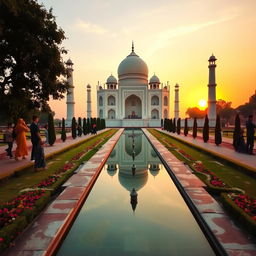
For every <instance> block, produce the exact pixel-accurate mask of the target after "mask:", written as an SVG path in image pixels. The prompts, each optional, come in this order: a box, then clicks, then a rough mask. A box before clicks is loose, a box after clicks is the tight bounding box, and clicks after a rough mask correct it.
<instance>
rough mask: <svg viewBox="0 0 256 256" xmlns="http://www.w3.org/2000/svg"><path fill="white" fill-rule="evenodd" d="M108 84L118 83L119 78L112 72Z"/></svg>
mask: <svg viewBox="0 0 256 256" xmlns="http://www.w3.org/2000/svg"><path fill="white" fill-rule="evenodd" d="M107 84H117V80H116V78H115V77H114V76H113V75H112V74H111V75H110V76H109V77H108V79H107Z"/></svg>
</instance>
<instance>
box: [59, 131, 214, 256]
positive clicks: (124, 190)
mask: <svg viewBox="0 0 256 256" xmlns="http://www.w3.org/2000/svg"><path fill="white" fill-rule="evenodd" d="M57 255H61V256H65V255H67V256H70V255H88V256H93V255H104V256H105V255H111V256H126V255H127V256H128V255H134V256H144V255H147V256H148V255H152V256H153V255H154V256H160V255H172V256H174V255H179V256H184V255H190V256H193V255H195V256H199V255H207V256H208V255H215V254H214V252H213V251H212V248H211V246H210V245H209V243H208V241H207V239H206V238H205V236H204V234H203V233H202V231H201V229H200V228H199V226H198V224H197V222H196V220H195V219H194V217H193V215H192V213H191V212H190V210H189V208H188V206H187V205H186V203H185V202H184V200H183V198H182V196H181V195H180V193H179V191H178V190H177V188H176V186H175V184H174V183H173V181H172V179H171V178H170V176H169V174H168V172H167V171H166V169H165V168H164V166H163V165H162V163H161V161H160V159H159V158H158V156H157V155H156V153H155V151H154V150H153V148H152V147H151V145H150V143H149V142H148V140H147V138H146V137H145V135H144V134H143V132H142V131H141V130H125V131H124V133H123V134H122V135H121V137H120V139H119V141H118V143H117V145H116V147H115V148H114V150H113V151H112V153H111V155H110V157H109V159H108V161H107V163H106V165H105V166H104V168H103V169H102V172H101V174H100V176H99V177H98V180H97V181H96V183H95V185H94V187H93V189H92V190H91V193H90V195H89V196H88V198H87V200H86V202H85V204H84V206H83V208H82V209H81V211H80V213H79V215H78V217H77V219H76V220H75V222H74V224H73V226H72V227H71V229H70V231H69V233H68V235H67V237H66V239H65V240H64V242H63V244H62V246H61V247H60V249H59V252H58V254H57Z"/></svg>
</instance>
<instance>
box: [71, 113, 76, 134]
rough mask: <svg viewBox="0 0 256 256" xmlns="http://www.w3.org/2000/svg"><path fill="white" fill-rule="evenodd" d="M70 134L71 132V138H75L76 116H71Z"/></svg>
mask: <svg viewBox="0 0 256 256" xmlns="http://www.w3.org/2000/svg"><path fill="white" fill-rule="evenodd" d="M71 134H72V138H73V139H75V138H76V118H75V117H73V118H72V124H71Z"/></svg>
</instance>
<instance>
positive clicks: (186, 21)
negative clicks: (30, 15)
mask: <svg viewBox="0 0 256 256" xmlns="http://www.w3.org/2000/svg"><path fill="white" fill-rule="evenodd" d="M39 2H41V3H43V4H44V5H45V6H46V8H47V9H49V8H50V7H52V8H53V13H54V15H55V16H56V20H57V24H58V25H59V26H60V27H61V28H62V29H63V30H64V31H65V33H66V37H67V40H65V41H64V43H63V45H64V46H65V47H66V48H67V49H68V50H69V53H68V55H67V56H65V59H68V58H69V57H70V58H71V59H72V61H73V62H74V85H75V102H76V104H75V115H76V116H77V117H78V116H81V117H84V116H86V85H87V84H88V83H90V84H91V85H92V97H93V116H96V115H97V113H96V85H97V81H100V83H105V81H106V79H107V77H108V76H109V75H110V74H111V72H112V73H113V75H114V76H116V77H117V68H118V65H119V63H120V62H121V61H122V60H123V59H124V58H125V57H126V56H127V55H128V54H129V53H130V51H131V42H132V40H134V42H135V52H136V53H137V54H138V55H139V56H140V57H141V58H142V59H143V60H144V61H145V62H146V63H147V65H148V68H149V78H150V77H151V76H152V75H153V74H154V72H155V73H156V75H157V76H158V77H159V78H160V81H161V82H163V83H166V82H167V81H169V84H170V85H171V87H172V89H171V98H170V106H171V114H172V113H173V106H174V103H173V101H174V85H175V84H176V83H179V85H180V110H181V112H180V114H181V116H182V117H184V116H185V112H186V109H187V108H188V107H193V106H197V105H198V102H199V100H200V99H207V84H208V61H207V60H208V58H209V56H210V55H211V54H212V53H214V55H215V56H216V58H217V59H218V60H217V70H216V77H217V98H218V99H219V98H221V99H224V100H227V101H232V102H233V104H232V106H233V107H237V106H238V105H240V104H243V103H245V102H247V101H248V97H249V96H251V95H252V94H253V93H254V91H255V89H256V64H255V60H256V15H255V11H256V0H243V1H242V0H215V1H212V0H179V1H177V0H157V1H156V0H136V1H135V0H130V1H121V0H86V1H84V0H75V1H70V0H69V1H68V0H44V1H40V0H39ZM50 105H51V107H52V109H53V110H54V111H55V112H56V117H66V100H65V99H63V100H61V101H51V102H50Z"/></svg>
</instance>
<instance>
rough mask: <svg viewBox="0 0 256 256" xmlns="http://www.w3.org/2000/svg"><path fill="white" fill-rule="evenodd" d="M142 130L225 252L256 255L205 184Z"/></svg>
mask: <svg viewBox="0 0 256 256" xmlns="http://www.w3.org/2000/svg"><path fill="white" fill-rule="evenodd" d="M143 131H144V133H145V135H146V136H147V137H148V139H149V140H150V141H151V143H152V144H153V145H154V147H155V149H156V150H157V151H158V152H159V153H160V154H161V156H162V157H163V159H164V160H165V162H166V163H167V164H168V166H169V167H170V169H171V170H172V172H173V173H174V175H175V176H176V177H177V179H178V181H179V182H180V184H181V185H182V186H183V188H184V189H185V192H186V193H187V195H188V196H189V197H190V199H191V200H192V202H193V203H194V205H195V206H196V208H197V209H198V211H199V212H200V214H201V216H202V217H203V218H204V220H205V221H206V223H207V224H208V226H209V227H210V229H211V230H212V232H213V233H214V235H215V236H216V238H217V239H218V241H219V242H220V243H221V245H222V246H223V248H224V249H225V250H226V252H227V253H228V255H230V256H254V255H256V244H255V243H254V242H253V241H251V240H250V238H249V237H248V236H247V235H246V234H245V233H243V232H242V230H240V229H239V228H238V227H237V226H236V225H235V224H234V223H233V221H232V220H231V219H230V218H229V217H228V215H227V214H226V213H225V211H224V210H223V208H222V207H221V206H220V205H219V204H218V202H217V201H216V200H215V199H214V198H213V197H212V196H211V195H210V194H209V193H208V192H207V191H206V190H205V184H204V183H203V182H202V181H201V180H200V179H199V178H197V176H195V175H194V174H193V173H192V172H191V170H190V169H189V168H187V166H185V165H184V164H183V163H182V162H181V161H179V160H178V159H177V158H176V157H175V156H174V155H173V154H172V153H171V152H170V151H169V150H168V149H167V148H166V147H165V146H164V145H163V144H161V143H160V142H159V141H158V140H157V139H156V138H155V137H154V136H153V135H152V134H151V133H149V132H148V131H147V130H146V129H143Z"/></svg>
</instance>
